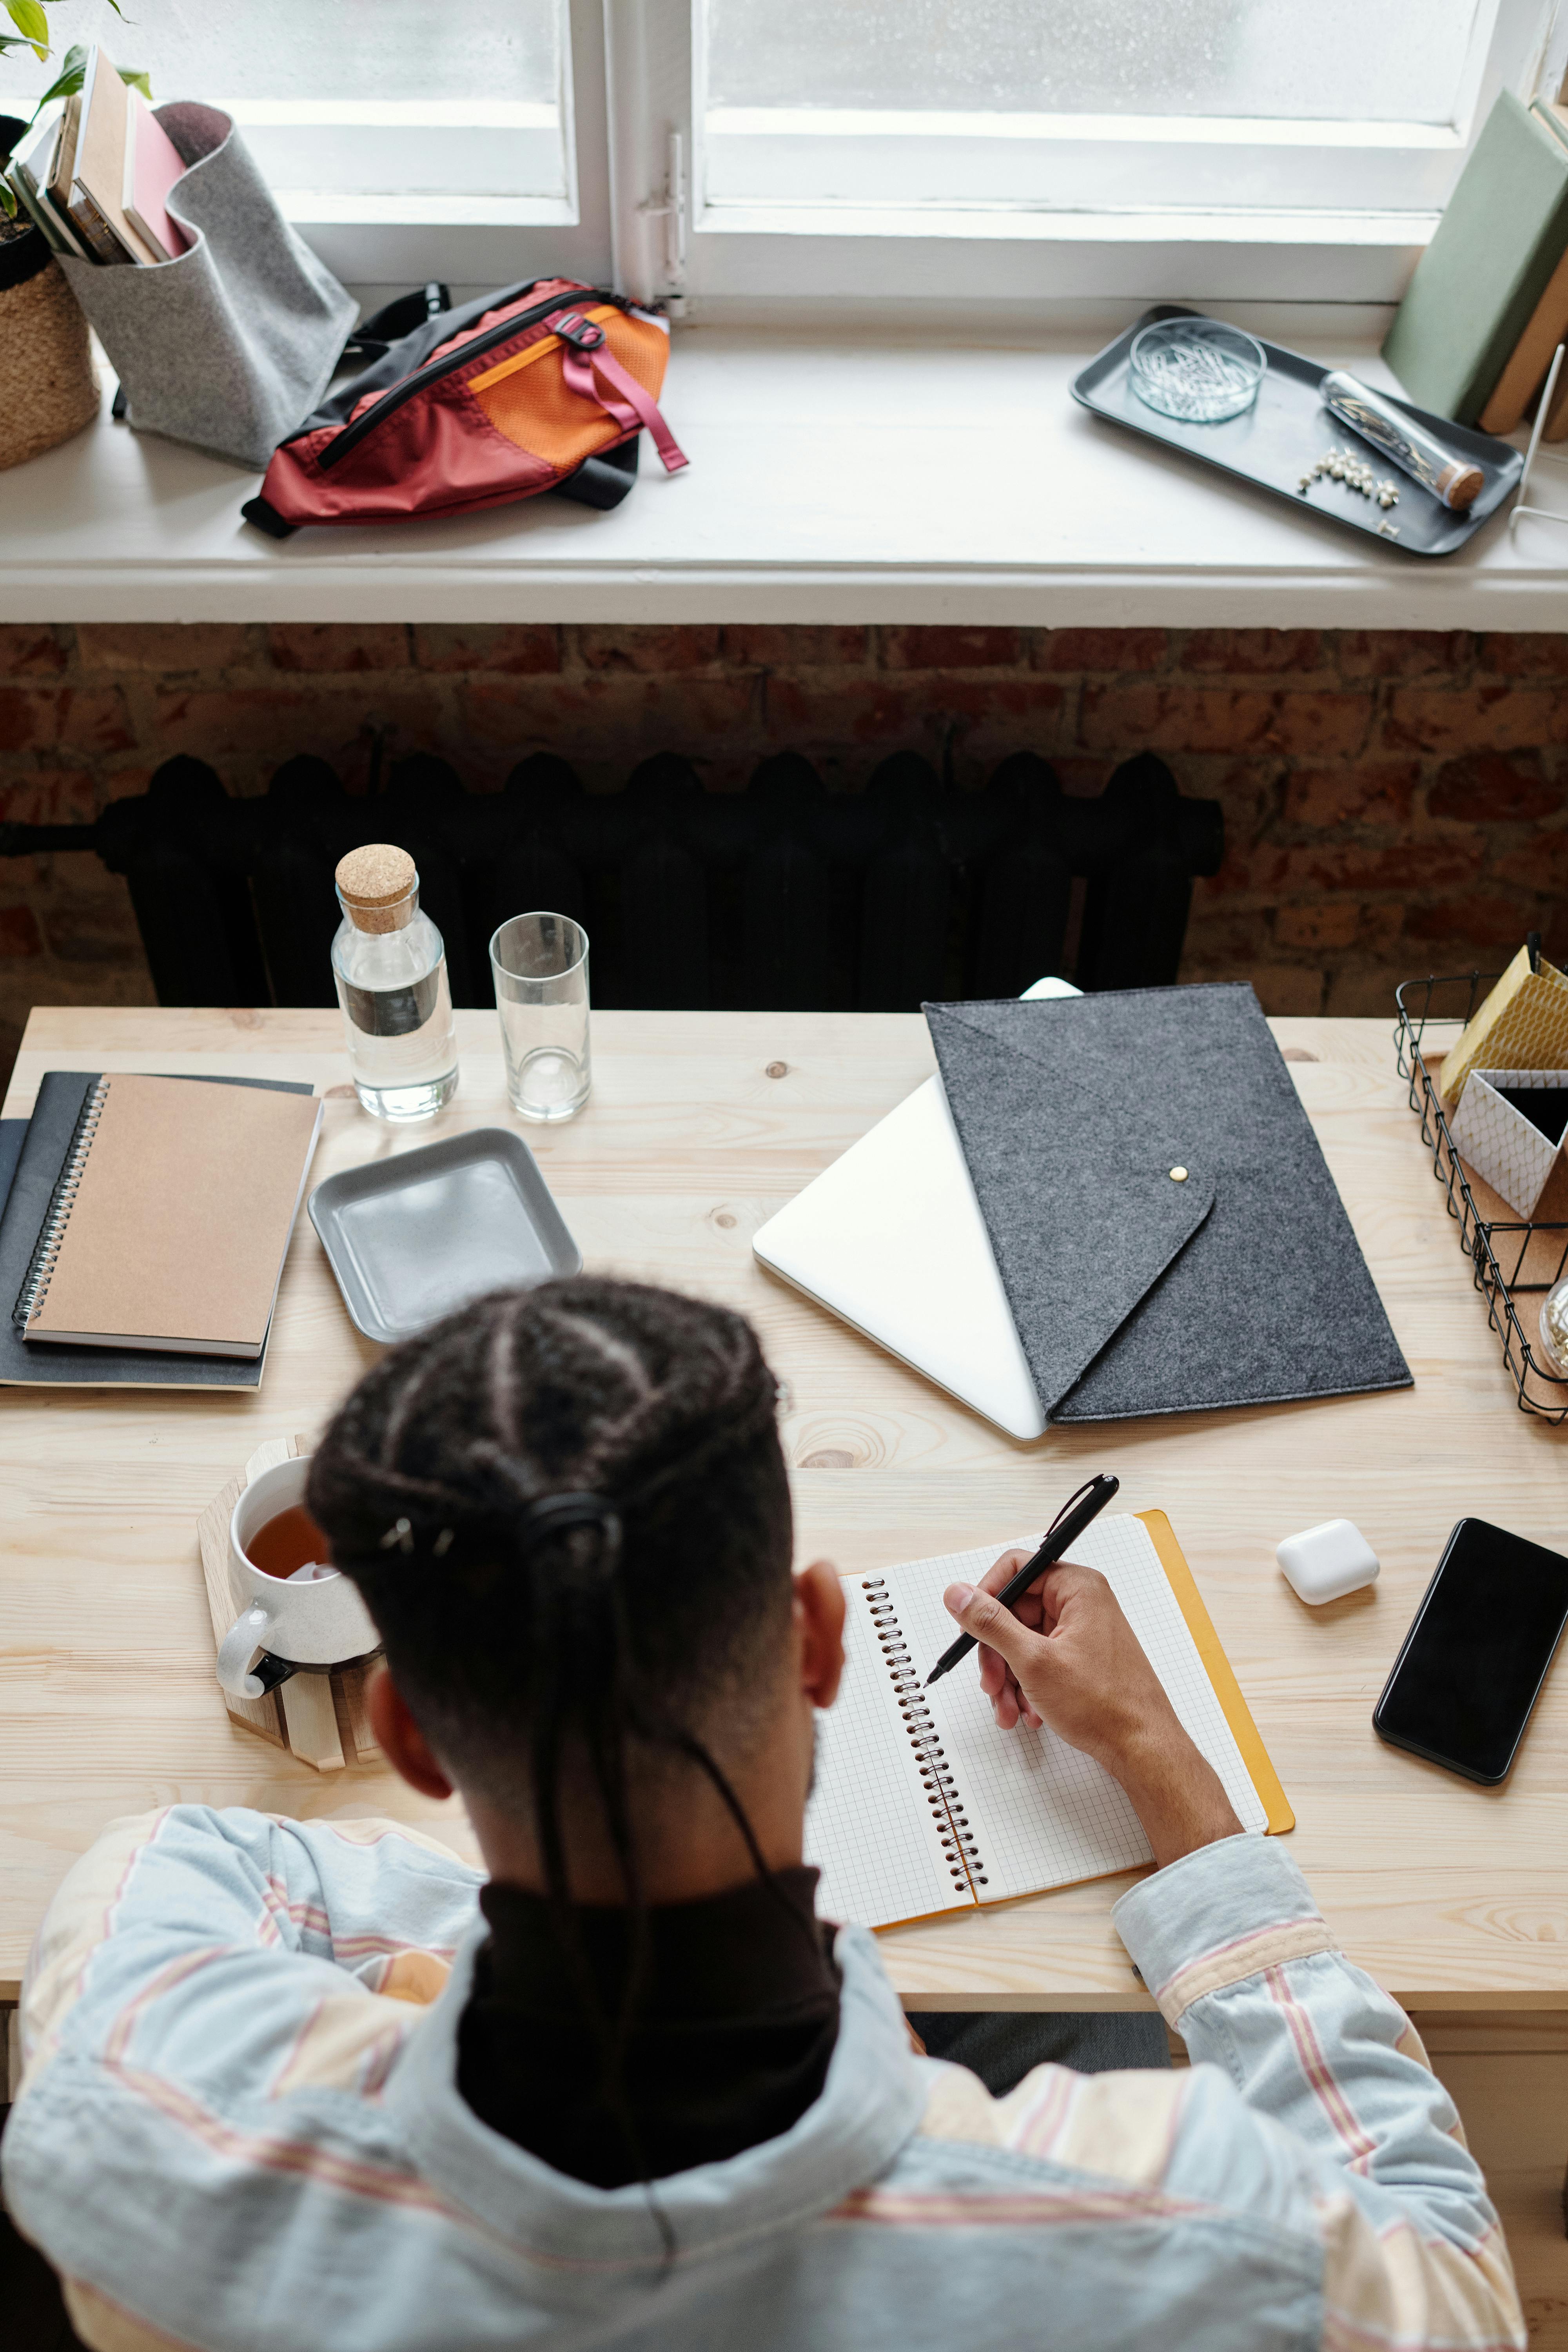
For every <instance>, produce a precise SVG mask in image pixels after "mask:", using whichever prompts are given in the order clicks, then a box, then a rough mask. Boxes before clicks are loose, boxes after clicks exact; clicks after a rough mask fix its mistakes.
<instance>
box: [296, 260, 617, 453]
mask: <svg viewBox="0 0 1568 2352" xmlns="http://www.w3.org/2000/svg"><path fill="white" fill-rule="evenodd" d="M589 302H592V303H600V302H611V303H614V305H615V307H616V310H630V309H631V304H630V303H629V302H628V301H627V300H626V299H625V297H624V296H623V295H619V294H601V293H599V292H597V291H595V290H589V291H587V292H584V291H582V290H581V289H578V290H576V291H574V290H573V289H570V288H568V289H564V290H563V292H561V293H559V294H552V296H551V297H550V299H549V300H548V301H547V302H536V303H535V304H534V306H533V308H532V309H531V310H522V311H519V312H517V313H516V314H514V316H513V317H511V318H510V319H502V320H500V321H499V322H498V323H497V324H496V325H495V326H493V327H487V328H486V330H485V331H484V333H483V334H482V335H470V336H469V337H468V341H466V342H463V343H459V344H458V348H457V349H456V350H455V351H451V352H447V353H446V354H445V355H444V356H443V357H442V358H440V359H436V360H426V362H425V364H424V366H423V367H421V368H416V370H415V371H414V373H413V374H412V375H407V376H405V377H404V379H403V382H402V383H395V384H394V385H393V386H392V387H391V389H390V390H389V391H387V392H384V393H383V394H382V395H381V398H380V399H379V400H378V401H377V402H376V403H375V404H374V406H373V407H370V408H367V409H366V410H365V412H364V414H363V416H356V417H355V418H354V419H353V423H352V424H349V425H342V426H341V427H340V428H339V431H338V433H337V436H336V437H335V439H333V440H331V441H329V442H328V444H327V446H326V447H325V448H324V449H322V450H321V452H320V453H319V455H318V456H317V458H316V465H317V468H318V470H319V471H320V472H321V473H325V472H326V471H327V469H328V467H331V466H335V465H336V464H337V462H338V460H339V458H340V457H347V455H348V453H349V451H350V450H351V449H353V448H354V447H355V446H357V445H358V444H359V443H360V442H361V441H363V439H364V437H365V435H366V434H367V433H370V432H372V431H374V428H375V426H376V425H379V424H380V423H381V421H382V419H383V417H384V416H390V415H391V414H392V412H393V410H394V409H395V408H401V407H402V405H403V404H404V402H405V400H412V399H413V398H414V396H415V394H416V393H421V392H423V391H424V390H425V389H426V386H427V385H429V384H432V383H439V382H440V380H441V378H442V377H443V376H444V375H450V374H451V373H452V372H453V370H454V369H456V368H460V367H466V366H467V365H468V362H469V361H470V360H471V359H477V358H478V357H479V354H480V353H481V352H489V351H493V350H494V349H495V347H496V345H497V344H498V343H504V342H506V341H508V340H509V339H510V337H511V336H513V335H520V334H521V333H522V331H523V330H524V329H525V328H527V327H535V326H537V325H538V324H539V321H540V320H541V319H548V318H549V316H550V314H551V312H552V310H575V309H579V308H581V307H582V305H583V304H584V303H589Z"/></svg>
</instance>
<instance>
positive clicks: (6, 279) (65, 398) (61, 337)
mask: <svg viewBox="0 0 1568 2352" xmlns="http://www.w3.org/2000/svg"><path fill="white" fill-rule="evenodd" d="M22 127H23V126H22V125H21V123H19V122H17V121H15V120H13V119H12V118H11V117H9V116H0V162H4V161H5V157H6V156H7V155H8V154H9V153H10V150H11V144H12V142H13V140H14V139H16V137H17V136H18V135H19V133H20V132H21V130H22ZM7 226H9V225H8V224H7ZM96 415H98V377H97V374H96V373H95V372H94V369H93V364H92V351H91V347H90V345H89V341H88V332H87V320H85V319H84V318H83V316H82V314H81V310H80V308H79V305H78V302H77V300H76V298H75V296H74V295H73V294H72V292H71V290H70V288H69V287H68V285H67V284H66V281H65V278H64V276H63V275H62V273H61V272H60V270H59V269H58V268H57V267H56V265H55V258H54V256H53V254H51V252H50V251H49V248H48V247H47V244H46V243H45V241H44V237H43V236H42V233H41V232H40V231H39V230H38V229H37V228H33V227H27V228H25V229H23V230H22V231H21V233H20V234H19V235H14V236H4V237H0V467H6V466H19V465H21V464H22V463H23V462H24V460H25V459H26V458H28V457H38V456H40V455H41V454H42V452H43V451H44V450H46V449H52V448H54V446H56V444H57V443H58V442H60V441H68V440H69V439H70V437H71V435H72V434H73V433H79V432H80V431H81V429H82V427H83V425H90V424H91V422H92V420H93V418H94V417H95V416H96Z"/></svg>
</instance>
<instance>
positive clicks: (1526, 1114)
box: [1448, 1069, 1568, 1217]
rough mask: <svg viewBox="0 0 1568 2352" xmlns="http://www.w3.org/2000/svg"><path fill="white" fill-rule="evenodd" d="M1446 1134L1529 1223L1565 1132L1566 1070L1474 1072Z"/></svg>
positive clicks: (1567, 1114)
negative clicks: (1450, 1136) (1526, 1106)
mask: <svg viewBox="0 0 1568 2352" xmlns="http://www.w3.org/2000/svg"><path fill="white" fill-rule="evenodd" d="M1505 1090H1506V1091H1505ZM1510 1095H1511V1096H1513V1097H1515V1099H1514V1100H1513V1101H1510V1100H1509V1099H1508V1097H1509V1096H1510ZM1530 1097H1534V1098H1535V1099H1534V1100H1533V1101H1531V1100H1530V1099H1529V1098H1530ZM1521 1098H1523V1099H1522V1102H1521ZM1524 1103H1528V1108H1525V1107H1523V1105H1524ZM1448 1129H1449V1133H1450V1134H1451V1135H1452V1136H1453V1139H1454V1144H1455V1148H1456V1150H1458V1152H1459V1153H1460V1154H1461V1155H1462V1157H1463V1158H1464V1159H1466V1160H1468V1162H1469V1164H1470V1166H1471V1167H1472V1168H1473V1169H1474V1170H1475V1171H1476V1173H1477V1175H1478V1176H1480V1177H1482V1178H1484V1179H1485V1181H1486V1182H1487V1183H1489V1185H1490V1186H1491V1188H1492V1191H1493V1192H1499V1193H1500V1194H1501V1195H1502V1198H1503V1199H1504V1200H1505V1201H1506V1202H1508V1204H1509V1207H1510V1209H1513V1210H1516V1211H1517V1212H1518V1213H1519V1214H1520V1215H1521V1217H1533V1216H1534V1214H1535V1212H1536V1210H1537V1208H1538V1207H1539V1206H1540V1204H1541V1198H1542V1193H1543V1192H1545V1190H1546V1187H1547V1184H1548V1182H1549V1181H1550V1179H1551V1176H1552V1170H1553V1169H1554V1168H1555V1167H1556V1166H1557V1165H1558V1154H1559V1152H1560V1151H1561V1150H1562V1148H1563V1134H1564V1130H1565V1129H1568V1070H1476V1069H1472V1070H1471V1072H1470V1074H1469V1077H1468V1083H1467V1084H1466V1087H1465V1091H1464V1093H1463V1094H1462V1095H1461V1096H1460V1097H1459V1104H1458V1109H1457V1110H1455V1111H1453V1112H1452V1113H1451V1114H1450V1116H1449V1120H1448ZM1555 1189H1556V1188H1554V1190H1555ZM1559 1213H1561V1212H1559Z"/></svg>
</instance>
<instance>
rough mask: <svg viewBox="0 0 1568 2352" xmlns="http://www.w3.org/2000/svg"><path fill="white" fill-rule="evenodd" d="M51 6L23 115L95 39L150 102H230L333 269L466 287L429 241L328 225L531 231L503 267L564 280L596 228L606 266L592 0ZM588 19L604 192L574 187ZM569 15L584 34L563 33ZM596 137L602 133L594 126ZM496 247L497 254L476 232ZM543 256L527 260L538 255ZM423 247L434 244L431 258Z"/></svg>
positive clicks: (1, 72) (6, 71)
mask: <svg viewBox="0 0 1568 2352" xmlns="http://www.w3.org/2000/svg"><path fill="white" fill-rule="evenodd" d="M122 7H123V15H117V14H116V13H115V11H114V9H113V8H112V7H111V6H110V0H52V5H50V7H49V10H48V16H49V25H50V31H51V35H52V37H53V44H54V58H53V61H52V62H51V65H50V66H49V67H47V68H46V67H42V66H38V65H37V64H36V63H35V62H34V61H33V60H32V59H31V58H26V57H24V58H21V59H18V58H16V57H13V58H11V59H10V60H9V61H8V62H7V64H6V65H5V67H4V68H0V93H4V94H5V98H6V99H7V100H8V102H9V104H10V105H11V106H12V107H13V108H16V106H17V105H18V102H19V100H26V99H27V98H28V96H29V92H30V94H31V96H32V97H36V96H37V94H38V93H39V92H40V91H41V90H42V89H44V88H45V87H46V86H47V81H48V79H50V78H51V76H52V74H53V72H54V71H55V70H56V69H57V68H58V61H59V59H60V58H61V57H63V54H64V52H65V50H66V49H67V48H68V47H69V46H70V44H71V43H72V42H76V41H101V42H102V44H103V46H104V47H105V48H106V49H107V50H108V52H109V54H110V57H112V58H114V59H115V61H116V62H117V63H118V64H121V65H128V66H141V67H144V68H146V69H147V71H148V72H149V74H150V75H151V77H152V82H153V95H154V98H155V99H156V100H164V99H174V98H185V97H199V98H202V99H205V100H208V101H209V102H210V103H211V104H213V105H216V106H220V107H222V108H224V109H225V110H226V111H227V112H229V113H230V114H232V115H233V116H234V118H235V121H237V123H238V124H239V125H240V126H241V128H242V130H243V131H244V133H245V138H246V142H247V145H248V146H249V148H250V149H251V151H252V152H253V153H254V154H255V156H256V158H257V161H258V163H259V164H260V166H261V168H262V170H263V171H264V172H265V173H266V174H267V176H268V180H269V181H270V182H271V184H272V186H273V188H274V189H275V191H276V192H277V194H278V197H279V202H280V204H281V205H282V207H283V210H284V212H285V213H286V214H287V215H288V216H289V219H291V220H293V221H295V222H297V223H299V224H300V225H301V226H303V227H304V228H306V230H307V231H308V232H310V234H311V235H312V236H313V239H314V241H315V242H317V243H318V244H321V245H322V247H323V249H326V248H327V247H334V248H335V249H334V250H331V251H329V255H328V257H329V259H331V261H332V264H333V266H334V267H337V268H342V258H343V249H344V247H345V243H346V245H347V247H349V248H350V251H351V260H350V270H349V274H352V275H363V274H364V273H363V271H359V270H355V269H353V252H354V251H355V250H356V249H357V252H358V257H360V258H361V259H363V258H365V257H374V256H376V255H380V256H382V257H384V259H385V263H386V267H385V269H384V272H383V270H381V269H380V268H372V270H371V271H370V273H369V274H371V275H372V276H380V275H383V274H384V275H385V276H386V277H387V278H412V277H417V276H421V275H435V276H440V277H447V278H451V277H454V276H456V277H458V278H467V277H468V275H470V274H473V275H476V276H478V275H482V274H483V272H482V270H476V271H472V272H471V273H470V268H469V266H468V264H466V263H464V262H462V261H461V259H460V257H459V259H458V261H457V262H454V260H453V259H452V258H451V257H450V255H451V251H452V240H451V239H450V238H448V239H447V242H446V249H445V251H443V249H442V248H441V246H440V242H439V240H435V241H433V240H430V239H428V238H421V239H419V240H417V244H418V247H419V250H418V251H416V240H414V239H412V238H410V237H408V236H403V237H401V238H400V237H398V236H395V235H384V236H380V237H373V238H370V239H368V240H367V239H363V238H361V239H359V240H357V245H356V240H354V239H353V238H350V239H348V240H345V239H344V238H343V237H342V236H337V237H332V236H322V235H321V234H318V232H320V231H322V230H327V231H330V230H331V229H332V228H333V227H339V228H342V227H351V228H375V227H381V228H383V229H395V228H396V227H398V226H402V227H405V228H414V227H418V228H420V229H437V230H440V229H443V228H446V229H452V230H458V229H461V230H465V231H467V230H471V229H474V228H481V229H507V228H510V229H530V228H531V229H537V230H541V231H543V232H546V234H545V235H543V236H542V237H540V238H537V239H534V238H531V239H528V240H527V241H526V246H524V247H518V248H517V249H518V250H519V251H520V252H521V259H520V260H519V261H518V264H517V267H516V268H511V267H510V249H509V258H508V259H507V260H502V261H501V262H500V274H501V275H510V276H518V277H521V276H525V275H526V274H527V272H528V270H529V268H530V267H531V266H534V265H535V264H536V265H537V266H538V267H541V268H546V267H549V266H550V264H551V262H552V260H553V261H556V262H557V263H558V266H560V267H562V268H567V269H573V268H575V267H576V263H577V260H578V259H580V258H581V257H582V256H581V254H579V255H578V256H577V257H575V258H574V257H573V256H572V255H571V254H569V253H567V252H566V251H564V250H563V247H564V246H565V245H566V244H567V243H568V242H570V243H572V244H574V245H577V246H578V247H581V245H582V242H583V240H582V237H581V236H578V237H576V238H570V239H569V238H567V237H563V232H570V231H572V230H574V229H578V230H580V229H581V228H582V226H583V224H584V214H585V213H586V215H588V216H589V218H590V219H595V215H596V221H595V226H596V232H597V233H596V237H595V242H596V244H597V246H598V247H600V248H601V251H600V252H599V254H598V255H597V256H596V258H597V261H598V267H599V268H600V269H601V270H602V269H603V268H605V267H607V265H608V252H607V247H608V230H607V192H606V191H605V186H604V182H605V161H604V153H603V129H602V112H603V50H604V28H603V18H602V15H601V12H600V7H599V0H589V5H586V6H584V5H578V6H576V7H574V6H572V5H570V0H440V5H432V0H122ZM584 19H585V20H586V23H587V26H588V30H589V34H590V38H589V40H588V42H587V44H586V47H587V51H588V57H587V64H588V68H589V69H588V72H587V76H586V79H587V83H588V90H587V97H588V101H589V103H588V108H587V111H588V113H589V114H590V116H592V114H593V110H594V106H595V100H596V103H597V110H598V116H599V121H598V123H597V126H596V127H597V130H598V137H597V140H596V142H595V140H594V139H593V138H592V137H591V138H590V140H589V142H588V145H589V148H590V156H589V158H588V159H587V160H589V161H591V163H592V165H593V176H594V179H595V183H596V186H595V189H594V190H593V191H592V192H590V193H589V202H588V203H587V205H586V206H584V202H583V194H584V191H582V190H581V189H580V187H579V176H578V166H579V156H578V152H577V151H578V142H577V136H576V133H577V128H578V118H579V114H580V113H581V112H583V111H584V110H583V109H582V108H580V107H579V105H578V104H577V103H576V99H577V89H576V82H577V75H576V72H575V70H574V68H575V63H576V58H575V54H574V53H575V51H576V50H577V48H578V47H579V46H580V42H579V40H578V39H577V38H574V32H575V34H576V35H579V36H580V35H581V32H582V29H583V22H584ZM574 20H575V24H574ZM589 128H590V130H591V131H592V130H593V129H594V128H595V125H594V123H593V122H592V121H590V124H589ZM486 242H487V243H489V245H491V246H497V245H498V243H499V241H498V240H496V239H493V238H490V239H487V240H486ZM531 247H537V250H536V251H535V250H530V249H529V248H531ZM426 248H428V250H427V251H426Z"/></svg>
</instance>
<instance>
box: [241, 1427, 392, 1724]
mask: <svg viewBox="0 0 1568 2352" xmlns="http://www.w3.org/2000/svg"><path fill="white" fill-rule="evenodd" d="M309 1476H310V1455H309V1454H297V1455H296V1456H295V1457H294V1458H293V1459H292V1460H290V1461H288V1462H278V1463H275V1464H274V1465H273V1466H272V1468H271V1469H270V1470H263V1471H262V1472H261V1473H260V1475H259V1476H258V1477H255V1478H252V1480H251V1481H250V1483H249V1485H248V1486H247V1487H246V1488H245V1489H244V1491H243V1493H242V1494H241V1496H240V1497H239V1500H238V1502H237V1503H236V1505H235V1507H234V1514H233V1517H231V1518H230V1520H229V1523H228V1576H229V1582H230V1584H231V1585H232V1586H233V1588H234V1597H235V1599H236V1601H237V1602H238V1603H239V1610H240V1613H239V1615H238V1616H237V1618H236V1619H235V1621H234V1623H233V1624H232V1625H231V1626H230V1627H229V1629H228V1632H227V1633H226V1634H225V1635H224V1637H223V1640H222V1642H221V1643H219V1645H218V1654H217V1678H218V1681H219V1682H220V1684H221V1685H223V1687H224V1689H225V1690H226V1691H230V1692H232V1693H233V1695H234V1696H235V1697H236V1698H260V1697H261V1696H262V1695H263V1693H264V1692H265V1691H268V1690H269V1689H271V1688H272V1686H273V1684H274V1683H276V1682H277V1681H278V1680H279V1679H280V1677H279V1676H278V1675H272V1676H270V1677H269V1678H268V1679H267V1680H263V1678H262V1676H261V1675H258V1673H257V1671H256V1667H257V1664H258V1659H259V1656H260V1654H261V1653H262V1652H263V1651H265V1652H267V1653H268V1654H269V1655H270V1656H272V1657H274V1658H278V1659H281V1660H282V1661H283V1662H284V1664H287V1665H289V1667H294V1666H339V1665H343V1664H346V1663H347V1662H348V1660H350V1659H351V1658H363V1657H364V1656H366V1655H367V1654H369V1653H370V1652H371V1651H373V1650H375V1649H379V1647H380V1646H381V1643H380V1637H379V1635H378V1634H377V1633H376V1630H375V1627H374V1624H373V1623H372V1622H371V1617H370V1612H369V1611H368V1610H367V1609H366V1607H365V1605H364V1602H363V1601H362V1600H361V1599H360V1597H359V1591H358V1589H357V1587H356V1586H355V1584H354V1582H353V1578H352V1577H347V1576H344V1575H343V1574H342V1572H341V1570H338V1569H335V1568H331V1567H330V1566H325V1565H323V1566H321V1567H316V1568H302V1569H300V1570H297V1572H296V1573H295V1574H294V1575H293V1576H289V1577H280V1576H268V1575H266V1574H265V1573H264V1571H263V1570H260V1569H259V1568H258V1567H256V1565H255V1564H254V1562H253V1561H252V1560H251V1559H250V1558H249V1557H248V1553H247V1546H248V1545H249V1543H250V1541H251V1539H252V1538H253V1537H254V1536H255V1535H256V1534H257V1532H258V1529H259V1528H264V1527H265V1526H266V1524H267V1522H268V1519H275V1518H276V1517H278V1514H279V1511H286V1510H288V1509H289V1507H290V1506H291V1505H293V1504H295V1503H303V1502H304V1499H305V1482H306V1480H307V1479H308V1477H309Z"/></svg>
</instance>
